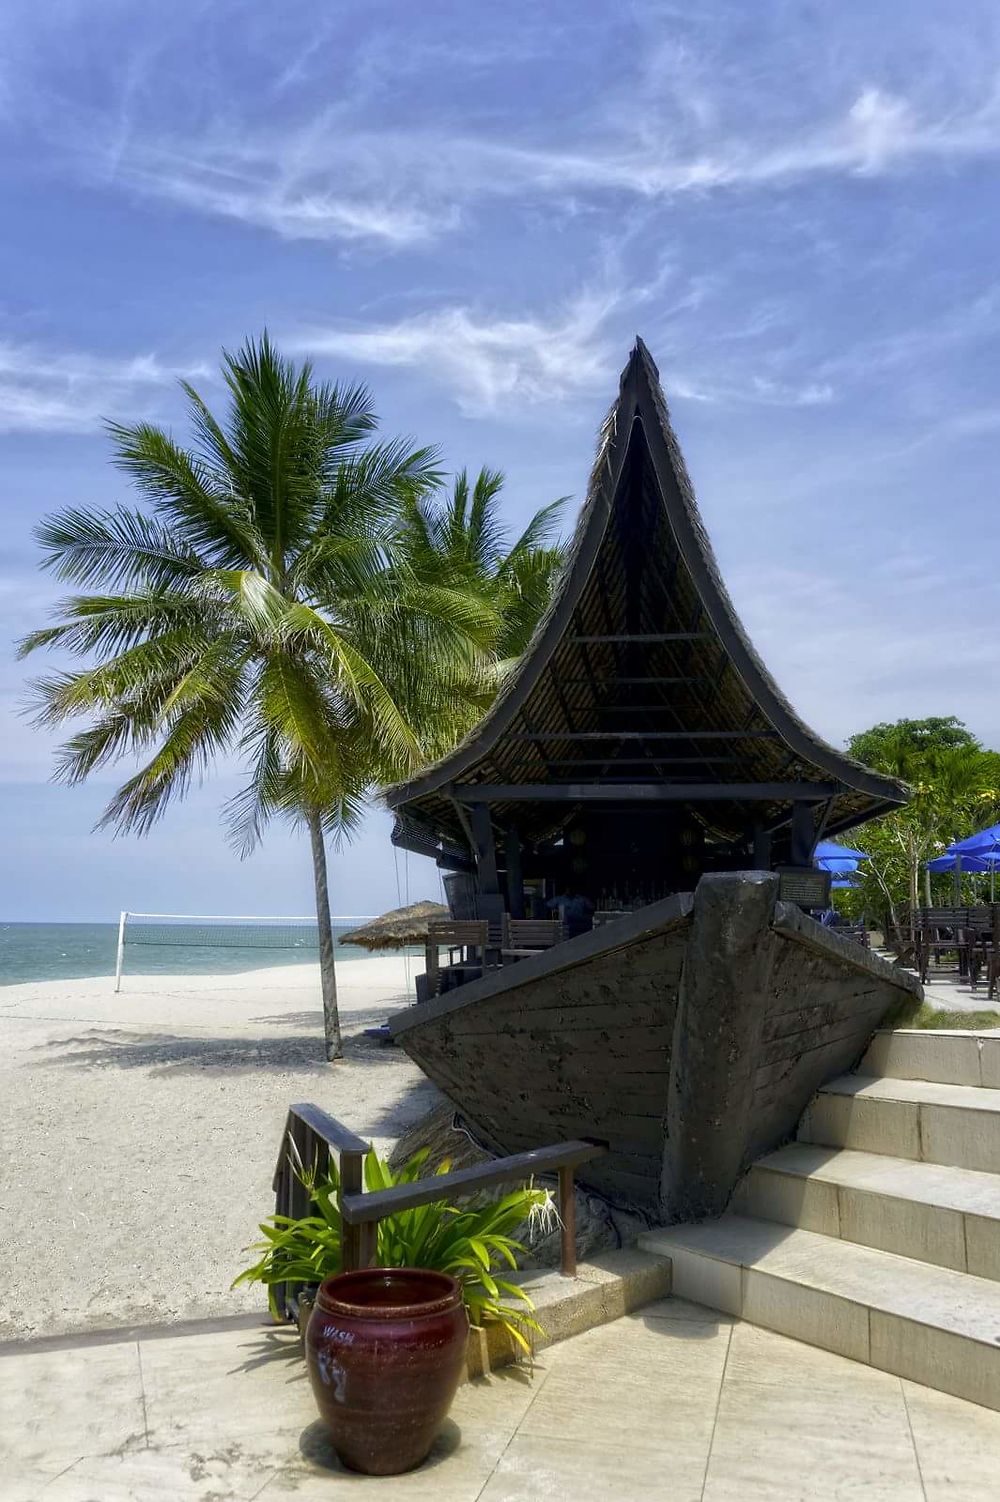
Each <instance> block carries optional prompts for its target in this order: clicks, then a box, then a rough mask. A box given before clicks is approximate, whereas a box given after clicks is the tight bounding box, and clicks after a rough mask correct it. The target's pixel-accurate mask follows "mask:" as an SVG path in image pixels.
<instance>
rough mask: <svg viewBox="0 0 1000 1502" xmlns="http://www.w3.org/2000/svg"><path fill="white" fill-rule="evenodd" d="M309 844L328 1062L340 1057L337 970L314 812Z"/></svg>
mask: <svg viewBox="0 0 1000 1502" xmlns="http://www.w3.org/2000/svg"><path fill="white" fill-rule="evenodd" d="M306 823H307V824H308V826H309V840H310V843H311V845H312V858H313V879H314V881H315V883H316V926H317V928H318V930H319V976H320V983H321V985H322V988H323V1036H324V1038H325V1039H326V1057H327V1059H328V1060H329V1061H331V1062H332V1061H333V1060H334V1059H342V1058H343V1057H344V1048H343V1044H342V1043H341V1038H340V1013H339V1011H338V1010H337V972H336V968H335V966H334V958H333V925H332V923H331V922H330V890H329V887H328V886H327V880H326V846H325V844H324V843H323V823H322V820H321V819H320V816H319V814H318V813H316V812H314V811H310V812H309V813H307V814H306Z"/></svg>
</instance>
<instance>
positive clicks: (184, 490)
mask: <svg viewBox="0 0 1000 1502" xmlns="http://www.w3.org/2000/svg"><path fill="white" fill-rule="evenodd" d="M223 378H224V381H225V385H226V387H227V388H228V411H227V414H226V417H225V419H224V421H222V422H220V421H218V420H217V419H216V418H215V417H214V416H213V415H212V413H211V412H210V410H209V408H208V406H207V405H206V404H205V402H204V401H203V400H202V399H201V397H200V396H199V395H198V393H197V392H196V391H195V390H194V389H193V387H191V386H190V385H188V384H186V383H183V384H184V390H185V393H186V399H187V411H188V417H189V419H190V423H191V427H192V430H193V434H194V445H193V447H192V448H190V449H185V448H183V447H181V446H180V445H179V444H178V443H176V442H175V441H174V440H173V439H172V438H171V437H170V436H169V435H168V434H167V433H166V432H165V431H164V430H163V429H162V428H160V427H156V426H154V425H152V424H149V423H138V424H135V425H132V426H127V425H119V424H114V425H112V426H111V427H110V435H111V438H112V442H113V444H114V462H115V463H116V465H117V466H118V468H119V469H121V470H123V471H124V472H125V473H126V474H127V475H128V476H129V477H130V478H131V480H132V481H133V482H134V484H135V485H136V487H137V488H138V490H139V493H140V495H141V496H142V498H143V500H144V501H145V502H146V505H145V507H144V508H143V507H139V508H134V507H127V506H121V505H119V506H117V507H115V508H114V509H111V510H94V511H88V510H80V509H69V510H66V511H63V512H62V513H61V514H59V515H57V516H54V517H51V518H49V519H47V520H46V521H44V522H43V523H42V524H41V526H40V527H39V529H38V537H39V540H40V542H41V545H42V548H43V550H44V563H45V565H46V566H47V567H49V568H50V569H51V570H52V571H53V572H54V573H55V574H56V575H57V577H59V578H60V579H64V580H68V581H71V582H72V583H73V584H75V585H77V586H81V587H83V588H84V589H85V590H87V591H90V592H87V593H82V594H76V595H74V596H72V597H70V598H69V599H66V600H63V601H62V602H61V604H60V605H59V606H58V608H57V612H56V617H55V621H54V623H53V624H51V625H49V626H47V627H46V628H44V629H43V630H40V631H35V632H33V633H32V634H31V635H30V636H28V637H27V638H26V639H25V640H24V641H23V642H22V643H21V646H20V650H21V652H22V655H23V654H26V653H29V652H33V651H35V650H37V649H39V648H41V647H56V648H59V649H62V650H63V651H64V652H68V653H69V654H70V655H71V656H74V657H78V658H83V659H84V660H85V661H84V665H82V666H81V665H80V664H79V663H77V664H76V666H75V667H74V668H73V670H71V671H62V672H57V673H55V674H54V675H52V676H50V677H47V678H43V679H41V680H39V681H38V682H37V683H36V684H35V685H34V690H35V695H36V703H37V706H38V713H37V719H38V721H39V722H40V723H42V724H46V725H52V724H62V723H63V722H65V721H68V720H71V719H73V718H75V717H77V716H81V717H83V718H84V719H85V720H86V721H87V723H86V724H85V726H84V728H82V729H80V730H79V731H77V733H75V734H73V735H72V736H71V738H70V739H69V740H68V741H67V742H66V744H65V745H64V746H63V747H62V749H61V751H60V752H59V754H58V759H57V773H56V775H57V776H58V777H59V778H61V779H62V780H63V781H66V782H70V783H75V782H79V781H81V780H82V779H84V778H85V777H87V776H88V775H89V774H90V773H91V772H93V771H94V770H95V769H96V768H98V767H101V766H103V765H105V764H107V763H109V762H112V761H117V760H119V759H120V758H124V759H131V760H132V762H133V765H135V762H136V759H138V766H137V767H136V769H135V770H134V771H133V772H132V775H130V776H128V777H127V778H126V780H125V781H124V782H123V783H122V785H121V787H120V788H119V789H118V790H117V792H116V793H115V794H114V796H113V797H112V799H111V801H110V802H109V804H108V806H107V808H106V810H105V813H104V815H103V819H102V821H101V823H102V824H103V825H106V826H107V825H110V826H112V827H114V828H115V829H116V830H118V831H128V830H132V831H136V832H138V833H140V834H141V833H144V832H146V831H148V830H149V829H150V827H151V826H152V825H153V823H154V822H155V821H156V820H157V819H158V818H159V817H160V816H161V815H162V814H163V812H164V811H165V810H166V808H167V807H168V805H169V804H170V802H171V800H172V799H174V798H177V797H179V796H181V795H182V794H183V793H184V792H185V791H186V789H187V788H188V786H189V784H190V782H191V779H192V777H193V776H195V775H196V774H198V773H199V772H201V771H202V770H203V769H204V768H205V767H206V766H207V765H208V764H209V763H211V762H213V761H215V760H217V759H220V758H222V759H229V760H231V759H233V758H235V759H236V760H237V761H238V762H239V763H240V764H241V765H242V766H243V767H245V769H246V774H247V775H246V782H245V785H244V786H243V788H242V789H241V791H240V792H239V793H238V794H237V795H236V797H235V798H233V799H232V800H231V802H230V803H229V804H228V805H227V807H226V815H227V819H228V823H229V826H230V829H231V834H232V838H233V840H234V842H235V843H236V845H237V846H238V847H239V849H240V850H241V851H242V852H246V851H248V850H249V849H251V848H252V847H253V846H254V844H255V843H256V842H257V840H258V839H259V838H260V834H261V831H262V829H263V826H264V825H265V824H266V823H267V821H268V820H270V819H271V818H274V817H285V818H289V819H291V820H293V821H296V822H299V823H302V824H304V825H305V826H306V828H307V829H308V831H309V838H310V843H311V848H312V860H313V871H314V877H315V889H316V914H317V920H318V931H319V950H320V966H321V976H322V991H323V1010H324V1022H325V1034H326V1048H327V1057H328V1058H331V1059H332V1058H338V1057H340V1055H341V1038H340V1022H339V1017H338V1012H337V995H336V977H335V973H334V953H333V934H332V930H331V921H330V903H329V895H328V888H327V868H326V848H325V841H324V834H325V833H326V834H332V835H334V836H335V837H337V838H342V837H345V836H349V835H350V834H351V832H352V831H353V830H354V829H355V827H356V825H357V822H358V819H359V817H360V815H361V811H362V805H363V799H364V795H365V792H366V790H367V789H369V788H370V787H371V785H372V784H373V783H376V782H381V781H388V780H391V779H393V778H395V777H399V776H405V775H407V774H408V773H409V772H412V771H413V770H414V769H415V768H416V767H417V766H419V765H420V764H421V762H422V761H423V760H425V759H426V757H427V756H428V755H429V754H434V753H436V752H437V751H439V750H440V749H441V748H442V746H446V745H448V744H450V743H451V741H453V740H454V738H455V735H456V734H457V733H459V732H460V731H461V730H462V729H464V728H465V724H466V723H467V721H468V717H469V715H470V714H472V713H474V709H473V708H472V706H471V703H470V702H469V696H470V694H471V692H472V689H471V684H472V682H473V679H474V665H475V664H476V663H478V662H479V661H480V660H481V659H482V658H483V656H484V654H485V655H486V656H487V657H488V656H489V654H490V652H491V651H492V649H493V643H494V641H495V638H496V634H497V620H496V616H495V612H494V610H493V608H492V606H491V605H490V604H489V602H488V601H484V599H483V598H482V597H481V596H480V595H478V594H477V593H476V592H475V591H474V590H471V589H468V588H466V587H465V585H464V582H463V581H461V580H460V581H458V582H457V583H456V584H454V585H451V584H450V583H449V581H448V580H447V576H440V577H439V578H438V579H437V580H433V581H428V580H426V579H421V580H419V581H417V580H415V578H414V576H413V573H412V571H411V570H410V569H409V568H408V567H407V566H406V563H405V560H403V559H402V558H401V552H400V548H399V527H400V517H401V515H402V514H403V512H404V511H405V510H406V509H407V508H412V507H413V506H415V505H419V504H421V503H422V502H423V501H424V499H425V498H426V497H427V496H428V495H429V493H430V492H431V491H432V490H433V488H434V487H435V486H436V485H438V484H439V475H438V471H437V468H436V456H435V454H434V453H433V451H431V450H430V449H426V448H414V447H412V446H410V445H409V444H408V443H407V442H405V441H401V440H395V441H391V442H385V443H376V442H374V441H373V440H372V439H371V438H370V435H371V434H372V433H373V432H374V429H375V427H376V418H375V415H374V412H373V410H372V404H371V399H370V397H369V394H368V392H367V390H366V389H365V388H364V387H363V386H338V385H326V384H321V383H318V382H317V381H316V380H315V379H314V377H313V373H312V370H311V368H310V367H309V365H303V366H301V367H300V368H295V367H294V366H293V365H292V364H291V363H289V362H287V361H285V360H283V359H281V358H280V357H279V356H278V354H277V353H276V352H275V350H274V348H273V346H272V345H271V344H270V342H269V340H268V338H267V336H266V335H265V336H264V338H263V339H261V340H260V341H259V343H256V344H254V343H248V344H247V345H245V346H244V347H243V349H241V350H240V351H239V353H238V354H236V355H226V356H225V357H224V360H223Z"/></svg>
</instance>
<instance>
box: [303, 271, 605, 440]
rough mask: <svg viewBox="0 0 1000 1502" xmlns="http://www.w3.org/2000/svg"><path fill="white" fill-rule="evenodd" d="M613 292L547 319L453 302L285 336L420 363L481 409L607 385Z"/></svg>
mask: <svg viewBox="0 0 1000 1502" xmlns="http://www.w3.org/2000/svg"><path fill="white" fill-rule="evenodd" d="M618 306H619V298H618V296H617V295H616V294H614V293H584V294H582V295H581V296H579V297H577V298H576V299H574V300H573V302H571V303H570V304H569V305H568V306H567V307H565V308H564V309H562V310H561V311H559V312H558V313H556V314H554V315H553V316H552V317H550V318H544V317H541V316H526V315H522V316H520V317H491V316H489V315H487V314H485V313H483V312H481V311H478V310H476V309H474V308H471V307H464V306H456V307H446V308H440V309H437V310H434V311H430V312H422V313H416V314H413V315H412V316H409V317H406V318H402V319H399V320H398V321H397V322H396V323H383V324H378V325H375V326H373V327H369V328H359V329H350V328H315V329H311V330H306V331H304V332H302V333H300V334H298V335H295V336H293V337H292V338H291V339H289V340H286V341H285V343H286V344H288V345H289V346H290V347H291V348H293V349H297V350H300V351H308V352H309V353H311V354H318V355H337V356H343V357H347V358H349V359H354V360H359V361H361V362H362V363H365V364H371V365H384V366H407V367H418V368H420V369H421V370H424V371H426V372H427V375H428V378H429V379H430V380H433V381H435V382H437V383H438V384H440V385H443V386H445V387H447V388H448V389H449V390H450V391H451V392H452V394H453V396H454V399H455V401H456V403H457V405H458V407H459V408H460V410H461V411H462V412H464V413H465V414H466V415H468V416H481V415H482V414H484V413H486V412H496V411H502V410H503V409H505V408H509V407H513V406H516V407H517V408H519V409H521V408H524V407H526V406H530V405H531V404H532V403H535V402H540V401H563V400H565V399H566V398H568V397H570V396H573V395H574V394H576V393H579V392H582V391H591V390H596V389H599V388H600V387H601V386H602V384H603V385H606V384H607V380H608V372H609V369H610V368H611V360H612V344H611V340H610V338H609V334H608V327H607V325H608V319H609V317H610V315H611V313H612V312H613V311H614V310H615V309H616V308H617V307H618Z"/></svg>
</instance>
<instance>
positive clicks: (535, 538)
mask: <svg viewBox="0 0 1000 1502" xmlns="http://www.w3.org/2000/svg"><path fill="white" fill-rule="evenodd" d="M503 484H504V477H503V474H502V473H501V472H500V471H499V470H496V469H481V470H480V471H479V474H478V475H477V476H476V479H475V481H474V482H473V483H472V485H471V486H470V483H469V476H468V474H467V472H466V471H465V470H462V471H461V472H460V473H459V474H458V475H457V476H456V477H455V480H454V484H453V487H452V491H451V495H450V496H449V497H448V498H447V499H446V500H444V501H442V500H441V499H440V496H439V493H438V492H436V491H435V492H425V493H424V494H423V495H420V496H417V497H415V498H414V500H413V501H412V502H411V503H410V505H409V507H408V508H407V516H406V536H405V547H406V554H407V560H408V563H409V565H410V567H411V568H412V570H413V572H414V573H415V574H416V575H417V576H419V577H421V578H423V579H424V580H426V581H427V582H428V583H432V582H433V581H434V580H436V579H442V578H445V579H448V580H450V581H451V582H452V583H453V584H455V585H456V586H460V587H464V588H466V589H469V590H471V591H473V592H474V593H476V594H478V595H480V596H481V597H482V598H484V599H485V600H487V601H488V602H489V603H490V605H491V606H492V607H493V610H494V611H495V612H496V615H497V618H498V621H499V627H498V633H497V636H496V639H495V640H494V641H493V642H492V643H491V648H490V653H491V656H490V661H489V662H488V663H480V672H481V675H482V676H481V682H480V684H479V686H478V695H479V703H480V707H482V706H483V705H484V704H485V703H488V702H489V699H490V698H491V697H492V694H493V693H494V692H495V690H496V688H497V686H498V684H499V682H500V681H501V680H502V678H503V677H504V676H505V674H506V673H507V672H508V671H509V670H510V668H511V667H512V666H513V664H514V663H515V662H516V661H517V659H518V658H519V657H520V656H521V655H522V653H523V652H524V650H525V648H526V647H527V645H528V642H529V640H530V639H531V634H532V632H533V631H534V629H535V627H536V625H537V624H538V620H539V617H540V616H541V615H542V613H543V612H544V610H545V608H546V606H547V605H548V602H549V600H550V598H551V595H552V590H553V587H554V584H555V581H556V578H557V576H558V574H559V570H560V569H561V567H562V564H563V560H564V557H565V550H564V548H563V547H561V546H560V545H558V544H554V543H552V541H551V539H552V537H553V536H554V534H555V533H556V531H557V529H558V525H559V517H560V513H561V511H562V508H563V505H564V504H565V498H563V499H560V500H557V501H552V502H550V503H549V504H548V505H547V506H543V507H541V509H540V510H538V511H536V512H535V514H534V516H532V518H531V520H530V521H529V522H528V525H527V526H526V527H525V528H524V530H523V532H522V533H521V535H520V536H519V537H518V538H517V539H516V540H515V541H514V542H511V541H510V538H509V535H508V533H507V530H506V528H505V526H504V524H503V521H502V518H501V516H500V492H501V490H502V488H503ZM473 692H475V690H474V691H473Z"/></svg>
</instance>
